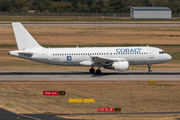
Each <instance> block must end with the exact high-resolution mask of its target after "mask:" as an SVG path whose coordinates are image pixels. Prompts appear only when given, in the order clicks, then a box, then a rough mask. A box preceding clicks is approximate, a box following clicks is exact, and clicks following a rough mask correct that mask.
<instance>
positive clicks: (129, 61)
mask: <svg viewBox="0 0 180 120" xmlns="http://www.w3.org/2000/svg"><path fill="white" fill-rule="evenodd" d="M12 27H13V30H14V34H15V39H16V42H17V46H18V49H19V50H15V51H9V55H12V56H15V57H19V58H23V59H28V60H32V61H36V62H41V63H46V64H53V65H60V66H89V67H90V69H89V72H90V73H92V74H94V73H96V74H101V70H100V68H102V67H104V68H105V69H113V70H115V71H128V70H129V65H147V66H148V69H149V70H148V73H149V74H151V73H152V70H151V65H152V64H159V63H165V62H168V61H170V60H171V59H172V57H171V56H170V55H169V54H167V53H165V52H164V51H163V50H162V49H159V48H156V47H149V46H148V45H147V47H142V46H140V47H75V48H44V47H42V46H40V45H39V44H38V43H37V41H36V40H35V39H34V38H33V37H32V36H31V35H30V33H29V32H28V31H27V30H26V29H25V28H24V26H23V25H22V24H21V23H19V22H15V23H12ZM94 67H98V69H97V70H95V69H94Z"/></svg>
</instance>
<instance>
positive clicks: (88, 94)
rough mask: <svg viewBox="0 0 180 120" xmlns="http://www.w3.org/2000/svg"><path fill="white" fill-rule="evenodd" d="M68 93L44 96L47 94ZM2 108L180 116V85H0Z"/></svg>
mask: <svg viewBox="0 0 180 120" xmlns="http://www.w3.org/2000/svg"><path fill="white" fill-rule="evenodd" d="M46 90H49V91H51V90H52V91H61V90H64V91H66V95H65V96H43V94H42V92H43V91H46ZM0 92H1V95H0V100H1V101H0V107H1V108H4V109H6V110H9V111H12V112H15V113H17V114H26V115H28V114H40V113H41V114H74V113H98V111H97V108H98V107H121V108H122V112H121V113H144V112H155V113H156V112H180V109H179V106H180V102H179V99H180V96H179V94H180V82H170V81H169V82H158V85H157V86H151V85H148V82H147V81H146V82H125V81H123V82H113V81H112V82H103V81H102V82H94V81H93V82H90V81H89V82H87V81H86V82H78V81H75V82H50V81H49V82H0ZM69 98H72V99H73V98H75V99H76V98H93V99H95V103H68V99H69ZM59 117H61V118H70V117H71V118H76V119H77V118H79V119H82V118H84V119H85V118H91V119H92V118H94V119H100V118H101V119H119V118H121V119H123V118H126V119H131V118H134V117H136V118H137V119H141V118H143V119H166V118H168V119H172V118H180V115H179V114H170V115H169V114H165V115H161V114H159V115H158V114H154V115H152V114H151V115H148V114H147V115H143V114H142V115H136V114H134V115H133V114H132V115H118V114H117V115H73V116H70V115H69V116H68V115H67V116H66V115H65V116H62V115H59Z"/></svg>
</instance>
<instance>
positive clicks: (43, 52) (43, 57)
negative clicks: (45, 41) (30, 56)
mask: <svg viewBox="0 0 180 120" xmlns="http://www.w3.org/2000/svg"><path fill="white" fill-rule="evenodd" d="M42 59H43V60H47V50H43V51H42Z"/></svg>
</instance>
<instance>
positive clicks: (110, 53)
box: [53, 52, 148, 56]
mask: <svg viewBox="0 0 180 120" xmlns="http://www.w3.org/2000/svg"><path fill="white" fill-rule="evenodd" d="M109 54H110V55H112V54H113V53H69V54H53V56H61V55H63V56H64V55H65V56H66V55H109ZM123 54H126V55H127V54H128V55H129V54H148V53H147V52H140V53H114V55H123Z"/></svg>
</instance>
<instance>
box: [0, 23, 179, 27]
mask: <svg viewBox="0 0 180 120" xmlns="http://www.w3.org/2000/svg"><path fill="white" fill-rule="evenodd" d="M22 24H23V25H24V26H180V23H22ZM0 26H11V23H0Z"/></svg>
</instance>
